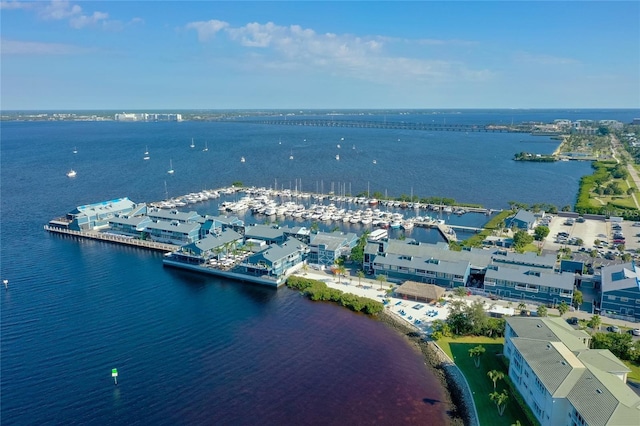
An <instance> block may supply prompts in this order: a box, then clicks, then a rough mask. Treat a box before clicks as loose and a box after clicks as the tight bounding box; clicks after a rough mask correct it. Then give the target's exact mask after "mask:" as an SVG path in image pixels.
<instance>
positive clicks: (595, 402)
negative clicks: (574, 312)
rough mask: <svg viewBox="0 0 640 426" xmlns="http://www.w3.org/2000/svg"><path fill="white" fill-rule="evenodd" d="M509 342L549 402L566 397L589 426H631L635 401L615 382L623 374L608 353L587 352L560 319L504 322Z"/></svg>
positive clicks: (639, 404)
mask: <svg viewBox="0 0 640 426" xmlns="http://www.w3.org/2000/svg"><path fill="white" fill-rule="evenodd" d="M507 324H508V325H509V326H510V327H511V329H512V330H513V331H514V332H515V333H516V335H517V336H520V337H513V338H511V342H512V343H513V345H514V346H515V348H516V349H517V350H518V351H519V352H520V353H521V354H522V356H523V358H524V360H525V361H526V362H527V364H528V365H529V366H530V367H531V369H532V370H533V372H534V373H535V375H536V377H538V379H540V381H541V382H542V383H543V385H544V386H545V387H546V388H547V390H549V392H550V393H551V394H552V395H553V397H558V398H562V397H566V398H567V399H568V400H569V402H570V403H571V405H573V407H574V408H575V409H576V410H577V411H578V413H579V414H580V416H582V418H583V419H584V420H585V422H586V424H588V425H590V426H597V425H632V424H638V419H639V418H640V396H638V395H636V393H635V392H633V390H631V389H630V388H629V386H628V385H627V384H626V383H624V382H623V381H622V380H621V379H620V377H619V376H618V375H619V374H620V373H624V372H628V371H629V370H628V369H626V367H625V366H624V364H622V363H621V361H620V360H618V359H617V358H616V357H615V356H614V355H613V354H612V353H611V352H610V351H608V350H604V349H597V350H594V349H588V347H587V346H586V345H585V344H584V343H581V337H582V338H583V339H584V337H588V335H587V333H585V332H584V331H579V330H573V328H571V327H570V326H569V325H568V324H567V323H566V322H565V321H564V320H563V319H562V318H548V317H545V318H525V317H510V318H507Z"/></svg>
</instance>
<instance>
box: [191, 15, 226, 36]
mask: <svg viewBox="0 0 640 426" xmlns="http://www.w3.org/2000/svg"><path fill="white" fill-rule="evenodd" d="M228 26H229V24H228V23H226V22H223V21H218V20H217V19H212V20H210V21H206V22H204V21H199V22H190V23H188V24H187V26H186V28H187V29H188V30H195V31H196V32H197V33H198V40H200V41H207V40H209V39H211V38H213V37H214V36H215V35H216V33H218V32H219V31H221V30H223V29H225V28H227V27H228Z"/></svg>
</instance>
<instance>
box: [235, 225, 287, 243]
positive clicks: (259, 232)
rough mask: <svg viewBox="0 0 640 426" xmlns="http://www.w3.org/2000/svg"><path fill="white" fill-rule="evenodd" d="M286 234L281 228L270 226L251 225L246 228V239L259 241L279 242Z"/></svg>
mask: <svg viewBox="0 0 640 426" xmlns="http://www.w3.org/2000/svg"><path fill="white" fill-rule="evenodd" d="M283 235H284V232H283V230H282V229H281V228H279V227H274V226H268V225H250V226H246V227H245V228H244V236H245V237H246V238H256V239H259V240H277V239H279V238H282V237H283Z"/></svg>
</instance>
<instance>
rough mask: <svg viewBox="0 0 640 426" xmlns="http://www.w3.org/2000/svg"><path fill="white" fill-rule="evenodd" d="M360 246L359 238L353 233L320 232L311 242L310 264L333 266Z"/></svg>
mask: <svg viewBox="0 0 640 426" xmlns="http://www.w3.org/2000/svg"><path fill="white" fill-rule="evenodd" d="M357 244H358V236H357V235H356V234H354V233H353V232H349V233H346V234H345V233H342V232H318V233H316V234H313V235H312V236H311V241H310V242H309V257H308V259H307V260H308V262H309V263H311V264H317V265H324V266H331V265H333V264H334V263H335V262H336V260H338V259H339V258H340V257H342V256H348V255H349V254H350V253H351V249H353V248H354V247H355V246H356V245H357Z"/></svg>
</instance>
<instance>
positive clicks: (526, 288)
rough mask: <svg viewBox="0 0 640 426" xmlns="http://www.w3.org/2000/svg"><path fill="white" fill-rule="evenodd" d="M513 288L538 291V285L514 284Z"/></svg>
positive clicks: (531, 291)
mask: <svg viewBox="0 0 640 426" xmlns="http://www.w3.org/2000/svg"><path fill="white" fill-rule="evenodd" d="M515 289H516V290H521V291H528V292H530V293H537V292H538V291H539V290H538V287H528V286H525V285H517V284H516V287H515Z"/></svg>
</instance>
